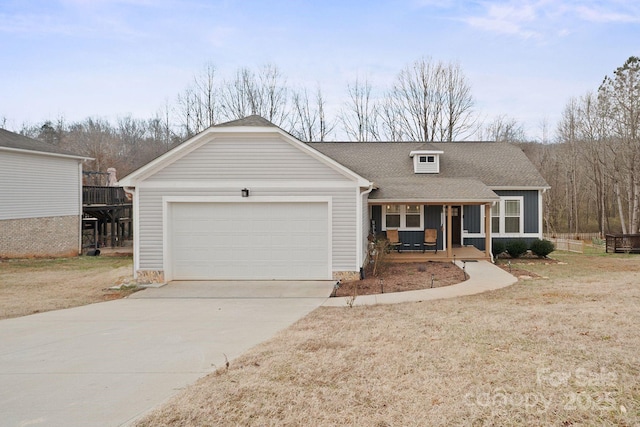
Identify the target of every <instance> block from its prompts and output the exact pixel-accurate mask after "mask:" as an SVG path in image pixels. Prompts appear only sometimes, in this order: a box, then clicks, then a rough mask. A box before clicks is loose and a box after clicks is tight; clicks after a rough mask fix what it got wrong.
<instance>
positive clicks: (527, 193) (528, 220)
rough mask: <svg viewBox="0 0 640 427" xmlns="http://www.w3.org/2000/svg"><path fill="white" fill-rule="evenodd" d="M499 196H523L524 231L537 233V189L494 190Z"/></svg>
mask: <svg viewBox="0 0 640 427" xmlns="http://www.w3.org/2000/svg"><path fill="white" fill-rule="evenodd" d="M495 193H496V194H497V195H498V196H500V197H503V196H523V198H524V208H523V209H524V211H523V213H524V232H525V233H539V232H540V230H539V229H538V226H539V218H538V216H539V207H538V191H537V190H496V191H495Z"/></svg>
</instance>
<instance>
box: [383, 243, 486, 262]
mask: <svg viewBox="0 0 640 427" xmlns="http://www.w3.org/2000/svg"><path fill="white" fill-rule="evenodd" d="M386 260H388V261H389V262H397V263H403V262H429V261H438V262H451V261H491V256H487V253H486V252H485V251H481V250H479V249H477V248H476V247H475V246H462V247H457V248H451V255H449V254H448V252H447V251H438V253H434V251H425V252H424V253H422V251H411V252H396V251H392V252H390V253H389V254H387V256H386Z"/></svg>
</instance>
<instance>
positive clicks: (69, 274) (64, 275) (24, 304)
mask: <svg viewBox="0 0 640 427" xmlns="http://www.w3.org/2000/svg"><path fill="white" fill-rule="evenodd" d="M131 265H132V260H131V257H74V258H57V259H23V260H3V261H0V319H6V318H10V317H19V316H25V315H28V314H33V313H40V312H44V311H50V310H59V309H62V308H69V307H77V306H80V305H86V304H91V303H94V302H100V301H106V300H110V299H116V298H122V297H124V296H126V295H128V294H130V293H131V292H133V290H132V289H126V290H122V291H114V290H109V289H108V288H109V287H112V286H114V285H116V284H119V283H123V282H126V281H128V280H130V278H131V275H132V267H131Z"/></svg>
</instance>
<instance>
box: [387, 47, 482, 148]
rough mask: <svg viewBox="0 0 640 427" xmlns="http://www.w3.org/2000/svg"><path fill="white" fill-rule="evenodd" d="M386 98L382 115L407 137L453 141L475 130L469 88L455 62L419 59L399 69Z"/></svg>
mask: <svg viewBox="0 0 640 427" xmlns="http://www.w3.org/2000/svg"><path fill="white" fill-rule="evenodd" d="M387 98H388V100H387V105H386V106H385V108H386V113H385V114H387V115H390V114H393V115H394V116H395V117H394V120H395V121H397V123H398V124H399V127H400V128H401V133H402V134H403V136H404V137H406V138H407V139H410V140H415V141H453V140H454V139H455V138H458V137H465V136H468V135H469V134H471V133H473V132H474V131H475V130H476V128H475V122H476V120H475V115H474V112H473V106H474V100H473V96H472V95H471V88H470V85H469V83H468V82H467V79H466V77H465V76H464V74H463V73H462V70H461V69H460V66H459V65H457V64H451V63H450V64H445V63H443V62H437V63H434V62H433V61H432V60H430V59H421V60H418V61H416V62H414V63H413V64H412V65H410V66H407V67H406V68H404V69H403V70H402V71H400V73H399V74H398V77H397V78H396V82H395V83H394V85H393V87H392V88H391V90H390V92H389V94H388V97H387ZM394 133H397V132H395V130H394Z"/></svg>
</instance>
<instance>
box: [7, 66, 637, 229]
mask: <svg viewBox="0 0 640 427" xmlns="http://www.w3.org/2000/svg"><path fill="white" fill-rule="evenodd" d="M346 89H347V90H346V93H347V96H346V99H345V100H344V102H343V103H342V104H341V107H340V108H339V110H338V111H335V112H333V113H332V114H331V115H330V114H329V113H328V109H327V101H326V98H325V96H324V94H323V92H322V89H321V87H320V86H318V87H316V88H314V89H313V90H309V89H308V88H296V87H293V86H291V85H289V84H288V82H287V79H286V77H285V76H284V75H283V73H282V72H281V71H280V70H279V69H278V67H277V66H275V65H271V64H267V65H264V66H263V67H260V68H257V69H251V68H246V67H245V68H239V69H237V70H236V71H235V73H233V74H232V75H231V76H230V77H223V76H220V75H219V74H218V71H217V69H216V67H215V66H214V65H213V64H210V65H207V66H205V67H204V68H203V70H202V71H201V72H200V73H198V74H196V75H194V77H193V80H192V82H191V83H190V84H189V85H188V86H187V87H186V88H185V89H184V90H183V91H182V92H181V93H180V94H178V95H177V96H176V98H175V101H174V102H172V103H170V102H167V103H166V104H165V105H164V106H163V107H162V108H161V109H160V110H159V111H158V113H156V114H155V116H154V117H152V118H149V119H137V118H133V117H131V116H124V117H120V118H117V119H116V120H115V121H109V120H106V119H101V118H92V117H89V118H86V119H84V120H82V121H79V122H74V123H67V122H66V121H65V120H64V119H63V118H59V119H57V120H55V121H51V120H47V121H45V122H44V123H42V124H36V125H23V127H22V129H20V130H19V131H20V132H21V133H23V134H25V135H27V136H31V137H34V138H37V139H40V140H43V141H45V142H49V143H52V144H55V145H57V146H60V147H61V148H65V149H68V150H70V151H73V152H76V153H79V154H83V155H87V156H89V157H92V158H94V159H95V160H93V161H92V162H90V163H89V164H88V165H86V166H85V169H89V170H94V171H105V170H106V168H108V167H115V168H116V169H118V172H119V175H120V176H122V175H124V174H127V173H129V172H131V171H133V170H134V169H136V168H138V167H140V166H142V165H143V164H145V163H147V162H148V161H150V160H151V159H153V158H155V157H157V156H159V155H161V154H162V153H164V152H166V151H167V150H169V149H171V148H172V147H174V146H176V145H177V144H179V143H180V142H182V141H184V140H186V139H188V138H189V137H191V136H193V135H195V134H197V133H198V132H200V131H202V130H204V129H206V128H208V127H209V126H212V125H215V124H218V123H222V122H226V121H229V120H234V119H238V118H242V117H246V116H249V115H253V114H257V115H260V116H262V117H264V118H266V119H267V120H269V121H271V122H272V123H274V124H276V125H277V126H279V127H281V128H283V129H284V130H286V131H288V132H289V133H291V134H292V135H294V136H295V137H297V138H299V139H300V140H302V141H328V140H335V139H336V138H337V137H339V138H344V139H345V140H349V141H362V142H364V141H390V142H393V141H434V142H438V141H456V140H464V139H468V138H475V139H477V140H487V141H506V142H514V143H518V144H520V145H521V147H522V148H523V150H524V151H525V153H526V154H527V155H528V156H529V158H530V159H531V160H532V161H533V162H534V164H535V165H536V166H537V167H538V169H539V170H540V172H541V173H542V175H543V176H544V177H545V179H546V180H547V182H548V183H549V184H550V186H551V189H550V190H549V191H548V192H547V193H546V194H545V196H544V203H545V218H544V223H545V231H547V232H550V233H553V232H576V233H577V232H589V231H600V232H602V233H605V232H610V231H622V232H625V233H627V232H629V233H637V232H638V227H639V223H640V166H638V165H637V164H638V160H640V140H639V135H638V133H639V132H640V130H639V126H640V59H638V58H636V57H631V58H629V59H628V60H627V61H626V62H625V63H624V65H622V66H621V67H619V68H618V69H616V70H615V71H614V72H613V74H612V75H611V76H607V77H605V78H604V80H603V82H602V84H601V85H600V87H599V88H598V89H597V91H595V92H589V93H586V94H585V95H583V96H580V97H576V98H572V99H570V100H569V101H568V102H567V105H566V107H565V109H564V112H563V114H562V117H561V119H560V121H559V123H558V126H557V129H556V132H555V134H556V136H555V138H554V139H548V140H547V139H546V138H545V140H543V141H531V139H530V138H528V137H527V135H526V133H525V131H524V127H523V125H522V124H521V123H519V122H518V121H517V120H515V119H513V118H510V117H509V116H507V115H500V116H498V117H495V118H494V119H493V120H491V121H489V122H487V121H484V120H482V119H481V117H480V114H479V112H478V111H477V110H476V108H475V99H474V97H473V94H472V90H471V86H470V84H469V81H468V79H467V78H466V76H465V74H464V72H463V70H462V69H461V68H460V66H459V65H458V64H457V63H452V62H443V61H435V60H433V59H431V58H421V59H418V60H416V61H414V62H413V63H410V64H408V65H407V66H405V67H404V68H403V69H401V70H400V71H399V72H398V74H397V75H396V78H395V80H394V81H393V82H392V83H391V84H390V85H389V87H387V88H374V87H373V85H372V84H371V82H370V81H369V80H368V79H367V78H356V79H355V81H353V82H351V83H349V84H348V85H347V88H346ZM2 124H3V123H2V120H0V126H2Z"/></svg>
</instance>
